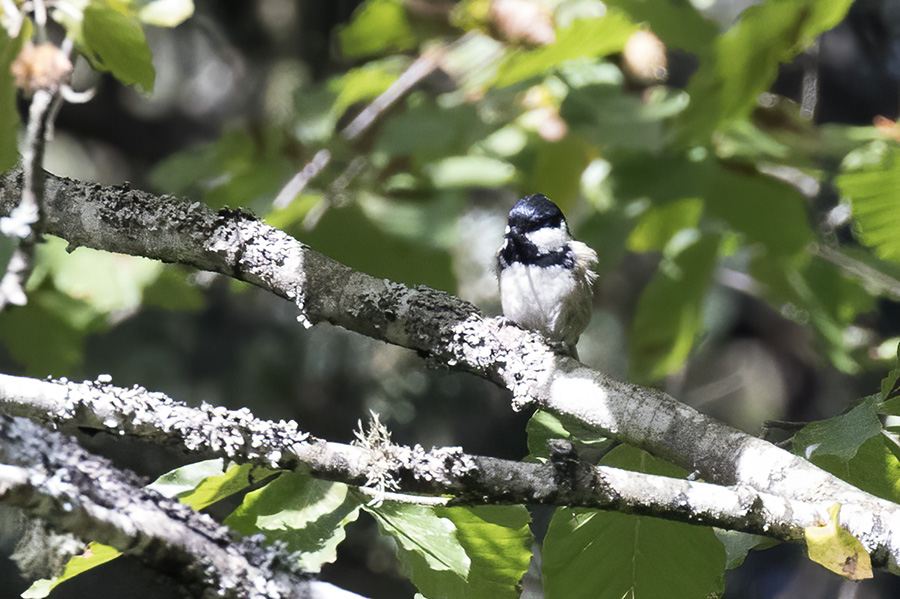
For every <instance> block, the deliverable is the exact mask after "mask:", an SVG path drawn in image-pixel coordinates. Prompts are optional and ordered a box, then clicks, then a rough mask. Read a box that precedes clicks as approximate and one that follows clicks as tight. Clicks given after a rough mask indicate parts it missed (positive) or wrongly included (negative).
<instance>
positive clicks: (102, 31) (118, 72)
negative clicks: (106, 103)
mask: <svg viewBox="0 0 900 599" xmlns="http://www.w3.org/2000/svg"><path fill="white" fill-rule="evenodd" d="M83 31H84V43H85V45H86V49H87V51H88V53H89V56H91V58H93V60H94V64H95V65H97V66H98V67H100V68H101V69H103V70H105V71H109V72H110V73H112V74H113V75H114V76H115V77H116V79H118V80H119V81H121V82H122V83H124V84H125V85H137V86H139V87H140V88H141V89H143V90H144V91H146V92H149V91H152V90H153V82H154V80H155V79H156V72H155V71H154V70H153V55H152V54H151V53H150V47H149V46H147V40H146V38H144V30H143V29H141V24H140V22H139V21H138V20H137V18H135V17H129V16H126V15H124V14H122V13H120V12H118V11H117V10H114V9H112V8H99V7H96V6H88V7H87V8H86V9H85V10H84V24H83Z"/></svg>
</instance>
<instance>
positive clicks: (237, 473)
mask: <svg viewBox="0 0 900 599" xmlns="http://www.w3.org/2000/svg"><path fill="white" fill-rule="evenodd" d="M275 472H276V471H275V470H269V469H268V468H261V467H259V466H254V465H253V464H234V463H232V464H230V465H229V466H228V468H227V469H226V468H225V460H224V459H222V458H216V459H213V460H205V461H202V462H196V463H194V464H188V465H187V466H182V467H181V468H176V469H175V470H172V471H170V472H167V473H166V474H163V475H162V476H160V477H159V478H157V479H156V480H155V481H153V482H152V483H150V484H149V485H147V488H148V489H152V490H154V491H156V492H157V493H160V494H161V495H163V496H165V497H169V498H176V499H178V501H180V502H181V503H184V504H187V505H189V506H191V507H192V508H194V509H195V510H202V509H203V508H205V507H207V506H210V505H212V504H214V503H216V502H217V501H220V500H222V499H225V498H226V497H229V496H231V495H234V494H235V493H239V492H241V491H243V490H244V489H246V488H248V487H249V486H251V485H253V484H255V483H257V482H258V481H260V480H262V479H264V478H266V477H267V476H271V475H272V474H275Z"/></svg>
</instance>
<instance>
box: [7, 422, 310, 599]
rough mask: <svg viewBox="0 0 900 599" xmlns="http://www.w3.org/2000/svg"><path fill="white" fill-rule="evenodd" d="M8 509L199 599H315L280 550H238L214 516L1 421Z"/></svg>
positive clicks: (33, 428)
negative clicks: (116, 555)
mask: <svg viewBox="0 0 900 599" xmlns="http://www.w3.org/2000/svg"><path fill="white" fill-rule="evenodd" d="M0 502H2V503H4V504H6V505H12V506H17V507H21V508H23V509H25V510H26V512H28V513H29V514H30V515H32V516H36V517H40V518H43V519H44V520H46V521H47V522H49V523H51V524H52V525H53V526H54V527H55V528H58V529H61V530H65V531H68V532H72V533H74V534H76V535H78V536H80V537H82V538H84V539H86V540H96V541H100V542H102V543H105V544H108V545H112V546H113V547H115V548H116V549H119V550H120V551H122V552H125V553H129V554H131V555H135V556H137V557H138V558H139V559H141V560H142V561H144V562H145V563H147V564H148V565H150V566H151V567H153V568H155V569H156V570H158V571H160V572H166V573H168V575H170V576H174V577H176V578H177V579H178V580H179V582H181V583H182V584H184V585H185V586H187V587H188V588H189V589H191V591H192V594H195V595H198V596H204V597H235V598H248V599H249V598H251V597H259V596H263V595H264V596H266V597H273V598H278V597H305V596H308V595H307V593H308V592H309V588H308V587H309V581H308V580H306V579H304V577H303V576H302V575H300V574H298V573H296V572H293V571H291V569H290V567H289V566H288V564H287V563H286V559H285V556H283V555H281V554H279V552H278V551H277V550H274V549H271V548H268V549H267V548H264V547H261V546H259V545H258V544H257V543H256V542H254V540H253V539H244V540H242V541H239V542H235V541H233V540H232V538H231V537H230V534H229V532H228V529H227V528H225V527H223V526H221V525H219V524H217V523H216V522H215V521H214V520H213V519H212V518H210V517H209V516H206V515H204V514H200V513H197V512H195V511H193V510H192V509H191V508H189V507H188V506H186V505H182V504H179V503H178V502H177V501H174V500H169V499H166V498H164V497H162V496H160V495H159V494H157V493H154V492H152V491H146V490H143V489H141V483H140V482H139V481H138V480H137V479H136V477H135V476H134V475H132V474H128V473H125V472H122V471H119V470H117V469H116V468H114V467H113V466H112V465H111V464H110V463H109V462H107V461H106V460H105V459H103V458H98V457H96V456H92V455H90V454H88V453H87V452H85V451H84V450H83V449H81V448H80V447H79V446H78V445H77V444H76V443H74V442H72V441H69V440H67V439H65V438H64V437H63V436H62V435H60V434H59V433H54V432H50V431H48V430H46V429H43V428H41V427H40V426H38V425H36V424H34V423H32V422H30V421H28V420H26V419H23V418H10V417H7V416H0Z"/></svg>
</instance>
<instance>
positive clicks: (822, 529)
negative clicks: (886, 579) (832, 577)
mask: <svg viewBox="0 0 900 599" xmlns="http://www.w3.org/2000/svg"><path fill="white" fill-rule="evenodd" d="M840 513H841V504H839V503H835V504H834V506H832V507H831V509H829V510H828V514H829V515H830V516H831V520H830V521H829V522H827V523H826V524H823V525H822V526H808V527H806V546H807V550H808V552H809V559H811V560H813V561H814V562H818V563H820V564H822V565H823V566H825V567H826V568H828V569H829V570H831V571H832V572H836V573H837V574H840V575H841V576H843V577H844V578H848V579H850V580H863V579H865V578H872V562H871V560H870V559H869V553H868V552H867V551H866V550H865V548H864V547H863V546H862V543H860V542H859V540H858V539H857V538H856V537H854V536H853V535H852V534H850V533H849V532H847V530H846V529H845V528H842V527H841V525H840V524H839V522H838V517H839V516H840Z"/></svg>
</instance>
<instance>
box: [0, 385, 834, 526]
mask: <svg viewBox="0 0 900 599" xmlns="http://www.w3.org/2000/svg"><path fill="white" fill-rule="evenodd" d="M0 409H2V410H3V411H4V412H6V413H8V414H13V415H21V416H28V417H30V418H33V419H36V420H39V421H41V422H44V423H48V424H52V425H54V426H73V425H74V426H78V427H89V428H94V429H100V430H107V431H110V432H114V433H127V434H131V435H135V436H138V437H140V438H142V439H145V440H150V441H156V442H158V443H160V444H164V445H166V446H169V447H171V446H176V447H178V446H180V448H181V449H183V450H185V451H188V452H191V453H195V454H196V453H202V454H210V455H214V456H217V457H223V458H226V459H228V460H229V461H232V462H236V463H252V464H257V465H260V466H265V467H270V468H281V469H287V470H295V471H300V472H308V473H310V474H312V475H314V476H317V477H320V478H325V479H328V480H333V481H338V482H343V483H347V484H350V485H355V486H364V485H367V484H372V483H373V482H374V481H378V486H379V487H380V488H381V489H382V490H384V489H387V490H389V491H398V492H401V493H405V494H409V493H423V494H429V495H432V496H438V497H440V496H442V495H448V494H449V495H453V496H454V498H453V499H451V500H450V503H452V504H463V505H465V504H480V503H519V504H535V503H539V504H550V505H560V506H571V507H589V508H596V509H604V510H617V511H622V512H626V513H633V514H638V515H646V516H654V517H659V518H665V519H669V520H677V521H683V522H692V523H695V524H705V525H710V526H718V527H720V528H726V529H729V530H738V531H742V532H749V533H753V534H759V535H766V536H770V537H774V538H777V539H780V540H787V541H791V540H796V539H799V538H801V537H802V536H803V528H804V527H807V526H814V525H815V524H816V523H817V522H823V521H825V520H826V519H827V517H828V514H827V512H828V508H829V507H831V504H829V503H819V504H812V503H804V502H799V501H793V500H786V499H783V498H780V497H776V496H773V495H769V494H766V493H759V492H757V491H755V490H753V489H751V488H749V487H747V486H738V487H730V488H729V487H722V486H719V485H714V484H710V483H703V482H694V481H688V480H680V479H674V478H668V477H663V476H653V475H649V474H642V473H639V472H630V471H626V470H621V469H618V468H610V467H606V466H601V467H595V466H592V465H590V464H586V463H584V462H582V461H579V460H578V459H577V456H575V455H574V454H573V453H571V452H570V451H567V450H566V448H565V447H562V448H558V449H556V450H554V451H553V452H552V453H553V455H552V456H551V460H550V462H549V463H546V464H537V463H526V462H515V461H511V460H501V459H496V458H490V457H483V456H473V455H469V454H465V453H463V452H462V451H461V450H460V449H459V448H443V449H432V450H431V451H425V450H424V449H422V448H421V447H418V446H417V447H414V448H410V447H402V446H397V445H392V444H390V443H389V442H387V441H386V435H383V436H382V437H381V439H382V440H384V442H380V443H379V442H375V443H368V444H367V445H368V446H355V445H344V444H340V443H331V442H327V441H323V440H321V439H316V438H314V437H311V436H310V435H308V434H307V433H303V432H301V431H299V430H298V426H297V424H296V423H295V422H293V421H290V422H285V421H281V422H271V421H265V420H259V419H256V418H254V417H253V416H252V414H251V413H250V412H249V410H247V409H246V408H244V409H241V410H237V411H229V410H226V409H224V408H219V407H215V408H214V407H211V406H208V405H204V406H202V407H200V408H192V407H188V406H186V405H184V404H182V403H180V402H177V401H174V400H172V399H170V398H168V397H166V396H165V395H163V394H162V393H151V392H148V391H146V390H144V389H142V388H140V387H134V388H132V389H123V388H120V387H114V386H112V385H108V384H101V383H95V382H90V381H88V382H84V383H72V382H65V381H41V380H37V379H31V378H25V377H13V376H9V375H0ZM376 426H377V425H376ZM374 437H376V438H377V437H378V435H374ZM363 445H366V444H363ZM375 495H376V497H377V492H376V494H375Z"/></svg>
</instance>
